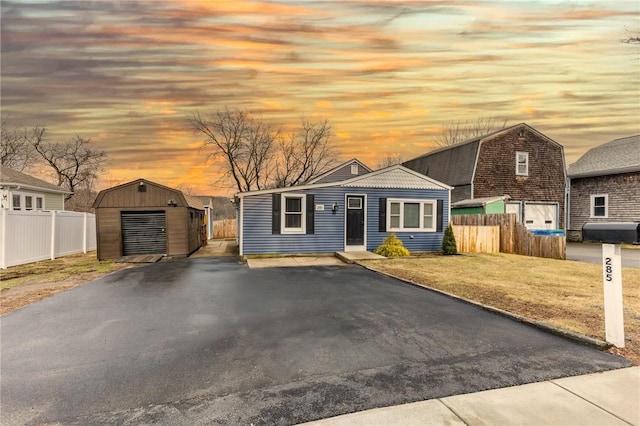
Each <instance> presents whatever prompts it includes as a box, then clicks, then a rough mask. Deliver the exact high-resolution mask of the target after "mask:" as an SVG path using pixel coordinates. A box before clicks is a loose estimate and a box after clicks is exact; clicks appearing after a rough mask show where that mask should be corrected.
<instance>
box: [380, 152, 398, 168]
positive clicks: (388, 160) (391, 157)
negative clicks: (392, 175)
mask: <svg viewBox="0 0 640 426" xmlns="http://www.w3.org/2000/svg"><path fill="white" fill-rule="evenodd" d="M401 163H402V155H400V154H391V153H387V155H386V156H385V157H384V158H382V159H381V160H380V161H378V168H379V169H383V168H385V167H389V166H395V165H396V164H401Z"/></svg>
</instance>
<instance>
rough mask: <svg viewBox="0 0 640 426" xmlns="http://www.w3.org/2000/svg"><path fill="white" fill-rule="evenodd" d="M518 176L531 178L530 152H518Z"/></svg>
mask: <svg viewBox="0 0 640 426" xmlns="http://www.w3.org/2000/svg"><path fill="white" fill-rule="evenodd" d="M516 175H518V176H529V153H528V152H516Z"/></svg>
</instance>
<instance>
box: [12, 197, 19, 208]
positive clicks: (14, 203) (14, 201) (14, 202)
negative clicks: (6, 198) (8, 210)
mask: <svg viewBox="0 0 640 426" xmlns="http://www.w3.org/2000/svg"><path fill="white" fill-rule="evenodd" d="M13 209H14V210H20V196H19V195H15V194H14V195H13Z"/></svg>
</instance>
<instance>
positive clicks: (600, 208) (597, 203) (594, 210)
mask: <svg viewBox="0 0 640 426" xmlns="http://www.w3.org/2000/svg"><path fill="white" fill-rule="evenodd" d="M608 209H609V196H608V195H607V194H596V195H592V196H591V217H609V212H608Z"/></svg>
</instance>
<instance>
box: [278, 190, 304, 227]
mask: <svg viewBox="0 0 640 426" xmlns="http://www.w3.org/2000/svg"><path fill="white" fill-rule="evenodd" d="M304 206H305V196H304V195H285V194H283V195H282V212H283V215H282V233H283V234H304V233H305V220H304V216H305V215H304Z"/></svg>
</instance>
